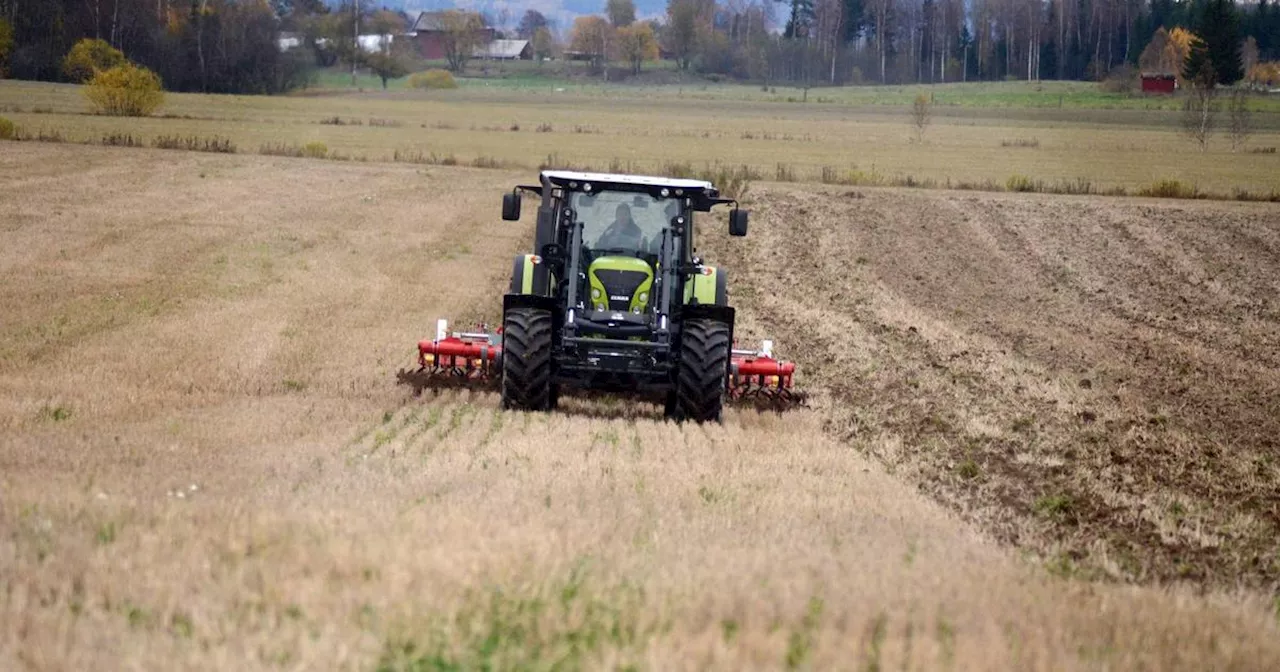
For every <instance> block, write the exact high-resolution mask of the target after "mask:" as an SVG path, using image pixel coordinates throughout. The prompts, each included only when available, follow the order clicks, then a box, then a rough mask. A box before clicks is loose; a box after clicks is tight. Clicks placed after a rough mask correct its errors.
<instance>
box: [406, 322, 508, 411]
mask: <svg viewBox="0 0 1280 672" xmlns="http://www.w3.org/2000/svg"><path fill="white" fill-rule="evenodd" d="M478 329H479V330H478V331H474V332H454V333H452V334H450V333H449V323H448V321H447V320H439V321H437V322H436V337H435V339H434V340H422V341H419V342H418V369H417V370H416V371H406V370H401V371H400V373H399V375H398V378H399V379H400V382H403V383H406V384H409V385H412V386H413V391H414V394H418V393H420V392H422V390H423V389H424V388H427V387H473V388H486V387H497V385H498V382H499V381H501V380H502V333H501V330H499V331H498V333H490V332H489V331H488V328H487V327H486V326H485V325H483V324H482V325H479V327H478Z"/></svg>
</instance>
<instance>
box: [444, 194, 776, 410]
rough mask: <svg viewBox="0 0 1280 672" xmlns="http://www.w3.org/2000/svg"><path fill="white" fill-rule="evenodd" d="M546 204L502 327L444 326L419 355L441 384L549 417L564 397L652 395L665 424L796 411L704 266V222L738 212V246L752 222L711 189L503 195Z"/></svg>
mask: <svg viewBox="0 0 1280 672" xmlns="http://www.w3.org/2000/svg"><path fill="white" fill-rule="evenodd" d="M521 192H526V193H530V194H536V195H537V196H538V197H539V199H540V202H539V205H538V210H537V219H536V224H535V227H534V241H533V251H532V252H531V253H529V254H522V255H519V256H517V257H516V258H515V260H514V263H513V265H512V273H511V286H510V289H509V291H508V292H507V294H506V295H505V296H504V297H503V300H502V328H501V329H500V331H499V332H498V333H496V334H491V333H488V332H487V331H485V330H482V331H480V332H474V333H462V334H452V335H450V334H449V333H448V332H447V330H446V326H447V323H444V322H443V321H441V323H440V324H439V325H438V329H437V336H436V338H435V339H434V340H429V341H422V342H421V343H419V357H420V364H421V366H422V368H421V369H420V372H425V373H427V374H429V375H431V376H437V377H438V376H441V375H443V376H445V377H450V378H453V379H462V380H467V381H472V380H495V379H496V380H497V381H498V382H499V384H500V388H501V395H502V404H503V406H504V407H506V408H509V409H517V410H526V411H544V410H549V409H552V408H554V407H555V406H556V404H557V400H558V398H559V396H560V393H561V391H562V390H565V391H568V390H599V391H608V392H623V393H635V394H640V395H646V396H653V397H656V398H657V399H659V400H661V401H662V402H664V406H665V413H666V415H667V417H670V418H673V419H676V420H691V421H695V422H709V421H719V420H720V418H721V411H722V408H723V406H724V401H725V399H726V398H730V399H736V398H759V397H767V398H768V399H770V400H774V401H778V400H781V401H782V402H783V403H790V402H794V401H797V400H799V399H800V395H798V394H797V393H795V392H794V391H793V390H792V389H791V380H792V374H793V372H794V369H795V367H794V364H791V363H789V362H781V361H777V360H775V359H773V357H772V352H771V349H772V345H771V343H770V342H769V341H766V342H765V347H764V349H763V350H761V351H747V350H735V349H734V309H733V308H732V307H731V306H729V304H728V294H727V282H726V273H725V271H724V270H723V269H719V268H716V267H715V266H711V265H708V264H706V263H704V262H703V260H702V259H700V258H699V257H698V256H697V255H696V254H695V248H694V226H693V218H694V213H696V212H708V211H710V210H711V208H712V207H715V206H718V205H732V206H733V209H732V210H731V211H730V213H729V234H730V235H732V236H745V235H746V234H747V218H748V214H747V211H746V210H744V209H741V208H739V207H738V203H737V201H736V200H734V199H731V198H722V197H721V196H720V194H719V192H718V190H717V189H716V188H715V187H714V186H712V184H711V183H710V182H706V181H703V180H690V179H676V178H662V177H646V176H636V175H610V174H596V173H581V172H570V171H559V170H547V171H543V172H542V173H541V175H540V184H538V185H536V186H529V185H521V186H517V187H516V188H515V189H513V190H512V192H511V193H509V194H506V195H505V196H504V197H503V201H502V218H503V219H505V220H508V221H517V220H519V219H520V214H521V200H522V199H521Z"/></svg>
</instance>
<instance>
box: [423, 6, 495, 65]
mask: <svg viewBox="0 0 1280 672" xmlns="http://www.w3.org/2000/svg"><path fill="white" fill-rule="evenodd" d="M443 14H444V12H422V13H421V14H419V15H418V20H417V21H414V22H413V28H411V29H410V32H411V33H412V34H413V40H414V42H415V43H417V45H418V53H419V54H422V57H423V58H424V59H426V60H428V61H439V60H443V59H444V58H445V57H446V56H445V53H444V36H445V32H446V31H445V29H444V25H443V24H442V21H441V17H442V16H443ZM476 33H477V34H476V41H475V43H476V44H480V45H487V44H489V43H490V42H493V39H494V37H496V36H497V35H496V33H497V31H495V30H494V29H493V28H489V27H485V28H481V29H479V30H477V31H476Z"/></svg>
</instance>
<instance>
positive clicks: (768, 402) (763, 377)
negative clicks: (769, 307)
mask: <svg viewBox="0 0 1280 672" xmlns="http://www.w3.org/2000/svg"><path fill="white" fill-rule="evenodd" d="M795 372H796V365H795V364H794V363H793V362H786V361H782V360H779V359H774V357H773V341H765V342H764V344H763V346H762V347H761V349H760V350H737V349H735V350H733V352H732V360H731V364H730V373H729V381H728V387H727V389H726V392H727V393H728V397H729V401H730V402H731V403H733V404H735V405H740V406H747V407H754V408H756V409H759V410H770V411H785V410H789V409H792V408H802V407H805V406H807V405H808V395H807V394H805V393H804V392H803V391H801V390H797V389H795V387H793V378H794V376H795Z"/></svg>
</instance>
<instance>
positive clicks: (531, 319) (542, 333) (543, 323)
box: [502, 308, 555, 411]
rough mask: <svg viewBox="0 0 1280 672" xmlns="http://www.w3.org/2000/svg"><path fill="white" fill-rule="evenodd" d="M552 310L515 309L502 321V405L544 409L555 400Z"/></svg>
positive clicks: (513, 408) (521, 408) (519, 408)
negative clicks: (552, 374) (553, 389)
mask: <svg viewBox="0 0 1280 672" xmlns="http://www.w3.org/2000/svg"><path fill="white" fill-rule="evenodd" d="M551 330H552V323H551V313H550V312H549V311H546V310H539V309H537V308H512V309H511V310H509V311H507V313H506V315H505V316H503V320H502V405H503V407H505V408H509V409H512V410H518V411H545V410H548V409H550V408H551V407H552V406H553V405H554V403H555V399H554V395H553V394H552V386H551Z"/></svg>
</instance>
